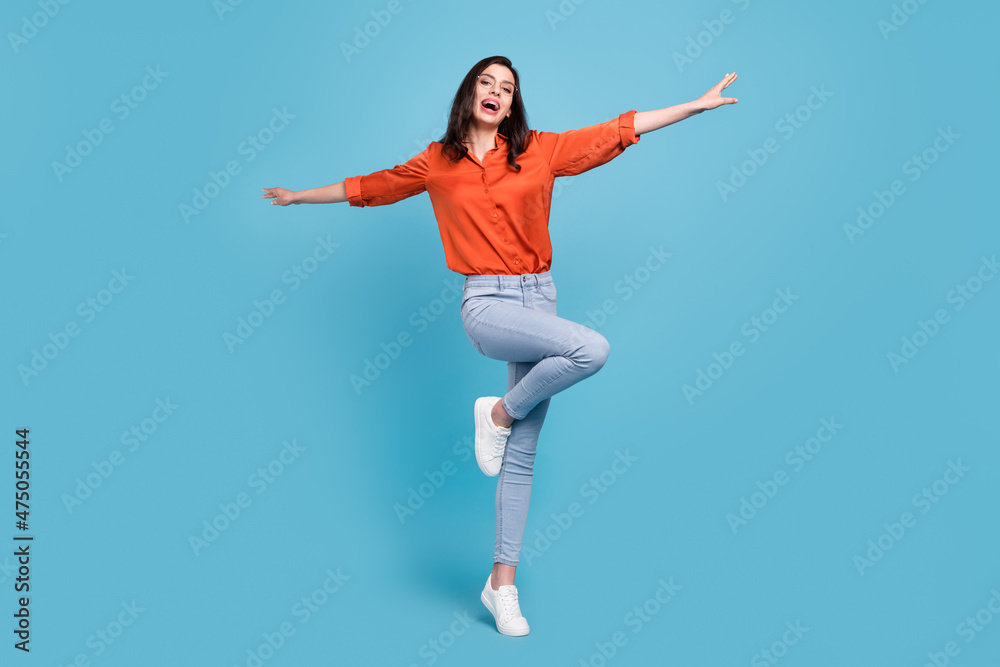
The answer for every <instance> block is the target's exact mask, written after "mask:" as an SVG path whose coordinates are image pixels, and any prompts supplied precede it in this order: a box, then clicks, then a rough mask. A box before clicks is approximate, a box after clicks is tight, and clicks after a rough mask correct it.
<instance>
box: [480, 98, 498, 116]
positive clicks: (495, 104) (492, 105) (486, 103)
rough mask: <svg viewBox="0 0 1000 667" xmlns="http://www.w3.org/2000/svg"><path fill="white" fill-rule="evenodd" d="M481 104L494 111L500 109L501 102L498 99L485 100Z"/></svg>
mask: <svg viewBox="0 0 1000 667" xmlns="http://www.w3.org/2000/svg"><path fill="white" fill-rule="evenodd" d="M480 106H482V107H483V108H484V109H487V110H489V111H492V112H494V113H496V112H497V111H500V104H499V103H498V102H497V101H496V100H483V102H482V104H481V105H480Z"/></svg>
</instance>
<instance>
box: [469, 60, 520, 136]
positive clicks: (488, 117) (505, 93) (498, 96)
mask: <svg viewBox="0 0 1000 667" xmlns="http://www.w3.org/2000/svg"><path fill="white" fill-rule="evenodd" d="M482 74H483V75H482V76H480V77H479V79H477V80H476V85H475V89H474V90H475V93H474V97H473V99H474V101H475V105H476V107H475V114H474V117H475V118H476V120H478V121H479V122H480V123H481V124H485V125H487V126H490V127H494V128H495V127H499V126H500V123H501V122H502V121H503V119H504V118H507V117H509V116H510V113H511V112H510V107H511V104H513V102H514V95H512V94H510V91H511V90H513V89H514V74H513V73H512V72H511V71H510V70H509V69H507V68H506V67H504V66H503V65H501V64H499V63H493V64H492V65H490V66H489V67H487V68H486V69H484V70H483V72H482ZM487 77H489V79H492V81H489V79H487ZM487 82H488V83H491V84H492V85H487ZM490 106H492V107H495V108H496V111H494V110H493V109H492V108H487V107H490Z"/></svg>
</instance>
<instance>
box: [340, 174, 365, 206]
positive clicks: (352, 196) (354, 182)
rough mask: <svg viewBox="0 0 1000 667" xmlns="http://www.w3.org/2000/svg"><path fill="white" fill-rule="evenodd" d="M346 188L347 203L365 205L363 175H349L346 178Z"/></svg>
mask: <svg viewBox="0 0 1000 667" xmlns="http://www.w3.org/2000/svg"><path fill="white" fill-rule="evenodd" d="M344 190H346V191H347V203H348V204H350V205H351V206H364V205H365V201H364V200H363V199H362V198H361V177H360V176H349V177H347V178H345V179H344Z"/></svg>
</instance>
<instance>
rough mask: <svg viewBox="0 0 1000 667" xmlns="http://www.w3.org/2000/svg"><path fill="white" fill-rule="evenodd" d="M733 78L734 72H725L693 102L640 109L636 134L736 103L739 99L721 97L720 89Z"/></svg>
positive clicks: (636, 119)
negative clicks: (653, 108) (652, 108)
mask: <svg viewBox="0 0 1000 667" xmlns="http://www.w3.org/2000/svg"><path fill="white" fill-rule="evenodd" d="M735 80H736V72H733V73H732V74H726V76H724V77H723V78H722V81H720V82H719V83H717V84H715V85H714V86H712V88H711V89H710V90H709V91H708V92H707V93H705V94H704V95H702V96H701V97H699V98H698V99H696V100H694V101H693V102H684V103H683V104H675V105H674V106H672V107H666V108H665V109H657V110H655V111H640V112H638V113H636V114H635V133H636V135H640V134H646V133H647V132H652V131H653V130H658V129H660V128H661V127H666V126H667V125H671V124H673V123H676V122H678V121H681V120H684V119H685V118H688V117H690V116H693V115H695V114H699V113H701V112H702V111H708V110H709V109H715V108H716V107H720V106H722V105H723V104H736V103H737V102H738V101H739V100H738V99H736V98H735V97H722V91H723V90H725V89H726V88H727V87H728V86H729V84H731V83H732V82H733V81H735Z"/></svg>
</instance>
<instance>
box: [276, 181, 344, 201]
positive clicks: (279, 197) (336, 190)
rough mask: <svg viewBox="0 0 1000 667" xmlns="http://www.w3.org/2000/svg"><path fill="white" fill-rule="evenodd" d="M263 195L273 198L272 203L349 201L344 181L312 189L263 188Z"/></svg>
mask: <svg viewBox="0 0 1000 667" xmlns="http://www.w3.org/2000/svg"><path fill="white" fill-rule="evenodd" d="M261 189H262V190H264V194H262V195H261V197H263V198H265V199H273V200H274V201H272V202H271V203H272V204H276V205H278V206H288V205H289V204H335V203H337V202H342V201H347V190H346V188H345V187H344V181H341V182H339V183H334V184H333V185H327V186H325V187H322V188H312V189H310V190H299V191H298V192H295V191H294V190H286V189H285V188H261Z"/></svg>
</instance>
